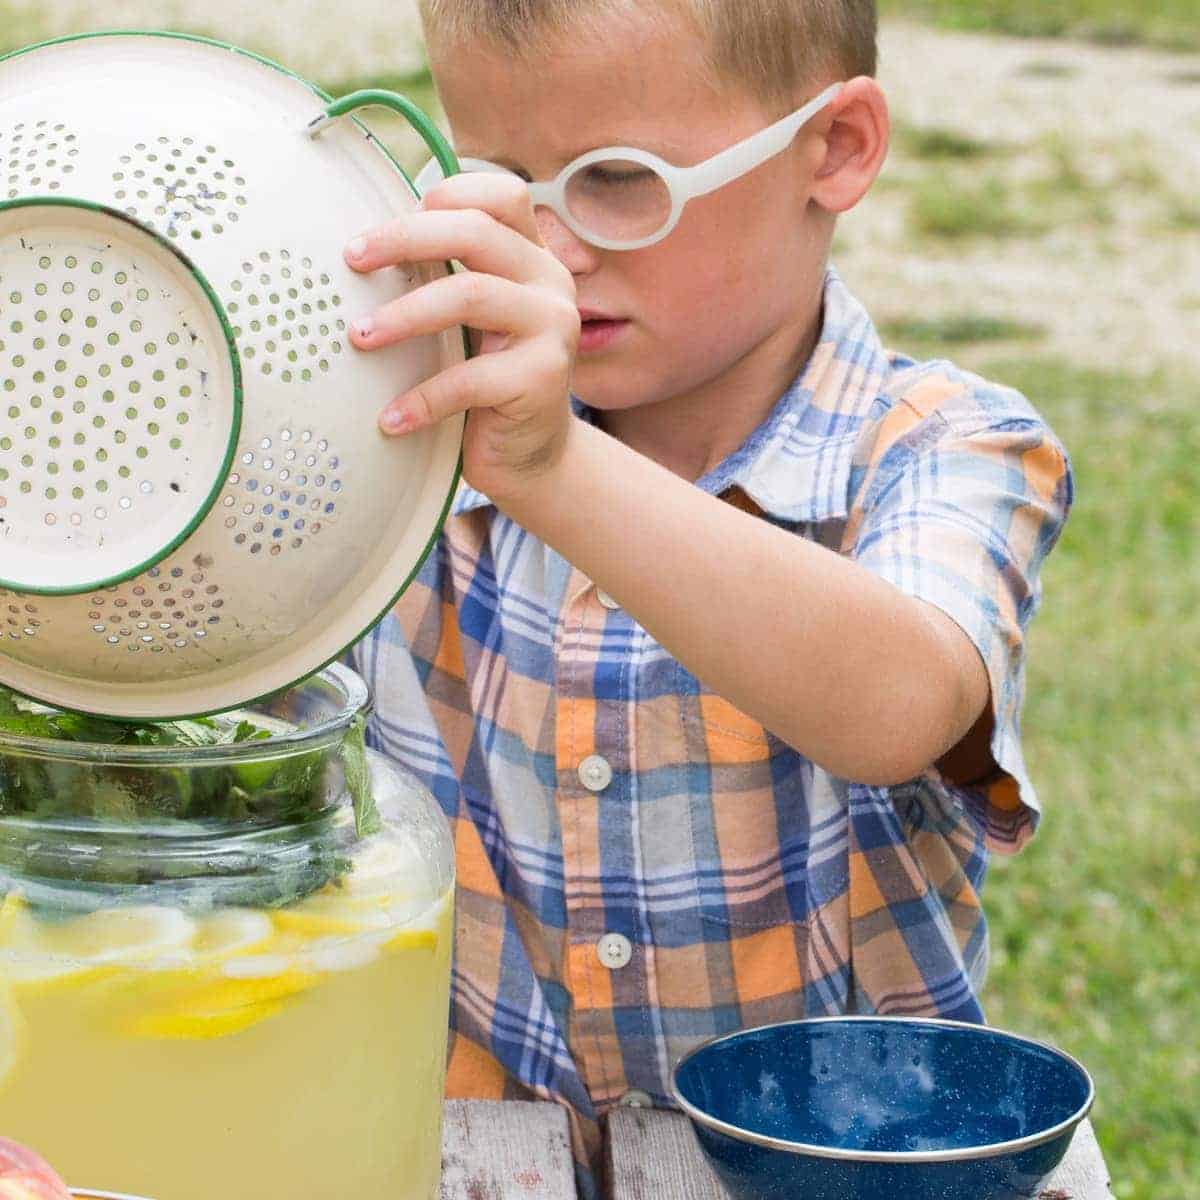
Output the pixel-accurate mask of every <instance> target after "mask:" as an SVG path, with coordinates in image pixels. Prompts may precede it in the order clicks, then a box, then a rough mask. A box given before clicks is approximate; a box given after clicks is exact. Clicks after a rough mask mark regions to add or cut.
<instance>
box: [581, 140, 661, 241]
mask: <svg viewBox="0 0 1200 1200" xmlns="http://www.w3.org/2000/svg"><path fill="white" fill-rule="evenodd" d="M566 202H567V209H568V210H569V212H570V213H571V216H572V217H574V218H575V220H576V221H577V222H578V223H579V225H580V226H581V227H582V228H584V229H586V230H588V231H589V232H591V233H594V234H596V235H598V236H599V237H603V238H606V239H608V240H610V241H614V242H637V241H640V240H641V239H642V238H647V237H651V236H652V235H653V234H655V233H657V232H658V231H659V230H660V229H661V228H662V227H663V226H664V225H665V224H666V223H667V221H668V220H669V218H670V216H671V190H670V188H668V186H667V181H666V180H665V179H664V178H663V177H662V176H661V175H660V174H659V173H658V172H657V171H655V170H654V169H653V168H652V167H647V166H645V165H644V164H642V163H639V162H631V161H629V160H626V159H619V158H613V159H604V160H603V161H601V162H594V163H589V164H588V165H587V166H584V167H580V168H579V170H578V171H576V172H575V173H574V174H573V175H572V176H571V177H570V179H568V180H567V188H566Z"/></svg>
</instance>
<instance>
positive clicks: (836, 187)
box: [812, 75, 891, 213]
mask: <svg viewBox="0 0 1200 1200" xmlns="http://www.w3.org/2000/svg"><path fill="white" fill-rule="evenodd" d="M821 128H822V129H824V131H825V132H824V134H823V141H824V145H825V155H824V158H823V159H822V161H821V162H820V163H819V164H818V166H817V169H816V171H815V172H814V174H813V187H812V198H813V200H814V201H815V202H816V203H817V204H819V205H820V206H821V207H822V208H824V209H826V210H827V211H828V212H833V213H841V212H846V211H848V210H849V209H851V208H853V207H854V206H855V205H856V204H857V203H858V202H859V201H860V200H861V199H862V198H863V196H865V195H866V194H867V191H868V190H869V188H870V187H871V185H872V184H873V183H874V182H875V179H876V177H877V176H878V174H879V172H880V170H881V169H882V167H883V163H884V159H886V158H887V152H888V139H889V137H890V134H891V118H890V116H889V115H888V105H887V98H886V97H885V96H884V94H883V89H882V88H881V87H880V86H879V84H878V83H876V82H875V80H874V79H872V78H871V77H870V76H868V75H859V76H858V77H857V78H855V79H851V80H850V81H849V82H848V83H846V84H843V86H842V90H841V91H840V92H839V93H838V94H837V96H836V97H835V99H834V101H833V103H832V104H831V105H830V106H829V110H828V113H827V115H826V117H825V120H824V121H823V122H822V123H821Z"/></svg>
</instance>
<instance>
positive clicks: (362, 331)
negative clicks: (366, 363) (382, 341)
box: [354, 317, 375, 338]
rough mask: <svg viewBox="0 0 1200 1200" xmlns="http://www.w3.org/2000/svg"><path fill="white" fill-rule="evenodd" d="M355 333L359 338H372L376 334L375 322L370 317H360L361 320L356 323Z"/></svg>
mask: <svg viewBox="0 0 1200 1200" xmlns="http://www.w3.org/2000/svg"><path fill="white" fill-rule="evenodd" d="M354 332H355V333H357V334H358V336H359V337H364V338H367V337H370V336H371V334H372V333H374V332H375V322H374V321H373V320H372V319H371V318H370V317H359V319H358V320H357V321H355V322H354Z"/></svg>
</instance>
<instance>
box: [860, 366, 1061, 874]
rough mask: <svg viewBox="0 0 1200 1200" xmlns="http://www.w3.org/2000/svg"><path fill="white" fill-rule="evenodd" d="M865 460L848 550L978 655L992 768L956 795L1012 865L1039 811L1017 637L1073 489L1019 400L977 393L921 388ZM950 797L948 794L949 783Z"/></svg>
mask: <svg viewBox="0 0 1200 1200" xmlns="http://www.w3.org/2000/svg"><path fill="white" fill-rule="evenodd" d="M876 432H877V436H876V437H875V438H874V439H873V440H872V441H871V444H870V445H869V446H868V447H867V448H866V449H865V451H864V454H863V461H862V463H861V466H862V468H863V469H862V473H861V475H860V479H861V481H862V482H861V486H860V488H859V490H858V494H857V496H856V498H855V501H854V505H853V507H852V509H851V513H850V522H849V525H848V530H847V542H848V545H849V552H850V554H851V556H852V557H853V558H855V559H856V560H857V561H858V562H860V563H861V564H862V565H863V566H865V567H867V568H868V569H870V570H871V571H873V572H874V573H875V574H877V575H879V576H882V577H883V578H884V579H887V580H888V581H889V582H891V583H893V584H894V585H895V586H896V587H898V588H899V589H900V590H901V591H903V592H905V593H907V594H908V595H911V596H915V597H917V598H919V599H921V600H924V601H926V602H927V603H929V604H933V605H935V606H936V607H937V608H939V609H941V610H942V611H943V612H944V613H946V614H947V615H948V616H949V617H950V618H952V619H953V620H954V621H955V622H956V623H957V624H958V625H959V626H960V627H961V628H962V630H963V631H964V632H965V633H966V634H967V636H968V637H969V638H970V639H971V641H972V642H973V643H974V645H975V647H976V649H977V650H978V651H979V655H980V657H981V658H982V660H983V662H984V665H985V666H986V668H987V673H988V679H989V682H990V684H991V694H992V709H993V712H992V715H993V721H994V724H993V731H992V737H991V752H992V758H993V760H994V761H995V764H996V766H997V768H998V770H997V771H995V772H993V774H992V775H991V776H989V777H988V778H986V779H984V780H983V781H981V782H979V783H977V784H972V785H970V786H969V787H952V788H951V790H956V791H957V792H958V793H959V796H958V799H959V800H960V801H961V802H962V803H963V804H964V806H965V807H967V808H968V809H969V810H971V811H972V812H973V814H974V815H975V816H976V818H977V819H978V820H979V822H980V823H981V825H982V828H983V833H984V836H985V838H986V841H987V844H988V846H989V848H990V849H992V850H997V851H1000V852H1002V853H1003V852H1007V853H1011V852H1013V851H1015V850H1017V849H1019V848H1020V847H1021V846H1022V845H1023V844H1024V842H1025V841H1026V840H1027V839H1028V838H1029V836H1030V835H1031V834H1032V833H1033V832H1034V830H1035V828H1036V825H1037V820H1038V816H1039V811H1040V810H1039V806H1038V801H1037V797H1036V795H1035V793H1034V789H1033V787H1032V785H1031V783H1030V781H1029V777H1028V774H1027V772H1026V770H1025V764H1024V759H1023V756H1022V753H1021V741H1020V719H1021V706H1022V702H1023V699H1024V690H1025V639H1026V635H1027V631H1028V628H1029V623H1030V621H1031V619H1032V618H1033V615H1034V613H1035V612H1036V611H1037V609H1038V606H1039V603H1040V599H1041V582H1040V572H1041V567H1042V563H1043V562H1044V560H1045V558H1046V555H1047V554H1048V553H1049V552H1050V550H1051V549H1052V548H1053V546H1054V544H1055V543H1056V541H1057V540H1058V537H1059V535H1060V533H1061V531H1062V527H1063V524H1064V522H1065V520H1066V517H1067V513H1068V511H1069V509H1070V506H1071V502H1072V496H1073V489H1072V477H1071V469H1070V464H1069V461H1068V459H1067V455H1066V452H1065V451H1064V449H1063V447H1062V445H1061V444H1060V443H1059V441H1058V440H1057V438H1055V436H1054V435H1053V433H1052V432H1051V431H1050V429H1049V428H1048V426H1047V425H1046V424H1045V423H1044V421H1042V419H1041V418H1040V417H1039V416H1038V414H1037V413H1036V412H1035V411H1034V409H1033V408H1032V407H1031V406H1030V405H1029V404H1028V402H1027V401H1025V400H1024V398H1023V397H1021V396H1020V395H1019V394H1018V393H1016V392H1013V391H1012V390H1011V389H1007V388H997V387H992V386H991V385H987V384H984V383H983V381H977V383H976V384H972V383H971V382H967V381H963V380H958V379H954V378H952V377H947V376H935V377H933V378H926V379H923V380H922V381H921V382H920V383H919V384H918V386H916V387H915V388H914V389H912V390H911V391H909V392H907V393H906V394H905V395H904V396H903V397H902V399H901V400H900V401H899V402H898V403H897V404H896V405H895V406H894V407H893V408H892V409H891V410H890V412H889V413H888V415H887V416H886V417H885V418H884V419H883V420H882V421H881V422H880V424H879V427H878V430H877V431H876ZM948 786H950V785H948Z"/></svg>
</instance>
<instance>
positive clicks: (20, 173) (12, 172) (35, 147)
mask: <svg viewBox="0 0 1200 1200" xmlns="http://www.w3.org/2000/svg"><path fill="white" fill-rule="evenodd" d="M78 141H79V139H78V137H77V136H76V134H75V133H73V132H72V131H71V130H70V129H68V128H67V126H66V125H64V124H63V123H62V122H61V121H54V120H50V119H47V120H42V121H37V122H26V121H22V122H20V123H19V124H17V125H14V126H12V128H11V129H0V172H3V175H2V178H3V189H2V190H3V192H4V194H5V195H6V197H7V199H9V200H15V199H16V198H17V197H18V196H21V195H29V194H30V193H33V192H49V193H54V192H58V191H62V190H63V185H64V183H65V182H66V181H68V180H69V179H70V177H71V175H72V174H73V173H74V171H75V163H74V161H73V160H74V159H75V158H77V157H78V155H79V145H78Z"/></svg>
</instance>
